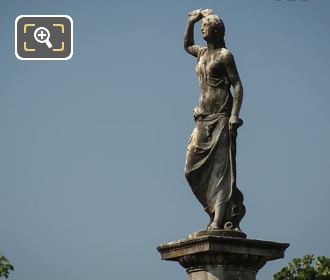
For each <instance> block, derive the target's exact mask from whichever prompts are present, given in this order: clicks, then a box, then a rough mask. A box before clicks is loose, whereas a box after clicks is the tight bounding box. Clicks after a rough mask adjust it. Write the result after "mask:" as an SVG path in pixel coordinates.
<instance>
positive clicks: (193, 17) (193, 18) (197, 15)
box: [188, 9, 203, 23]
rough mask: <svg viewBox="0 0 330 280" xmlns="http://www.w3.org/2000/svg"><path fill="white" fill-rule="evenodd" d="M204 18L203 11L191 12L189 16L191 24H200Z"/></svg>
mask: <svg viewBox="0 0 330 280" xmlns="http://www.w3.org/2000/svg"><path fill="white" fill-rule="evenodd" d="M202 18H203V14H202V9H198V10H194V11H191V12H190V13H189V14H188V19H189V21H190V22H193V23H195V22H198V21H200V20H201V19H202Z"/></svg>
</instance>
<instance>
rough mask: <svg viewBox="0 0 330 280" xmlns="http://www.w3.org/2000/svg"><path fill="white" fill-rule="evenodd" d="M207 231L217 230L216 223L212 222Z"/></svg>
mask: <svg viewBox="0 0 330 280" xmlns="http://www.w3.org/2000/svg"><path fill="white" fill-rule="evenodd" d="M207 229H208V230H214V229H219V227H218V223H217V222H212V223H211V224H210V225H209V226H208V227H207Z"/></svg>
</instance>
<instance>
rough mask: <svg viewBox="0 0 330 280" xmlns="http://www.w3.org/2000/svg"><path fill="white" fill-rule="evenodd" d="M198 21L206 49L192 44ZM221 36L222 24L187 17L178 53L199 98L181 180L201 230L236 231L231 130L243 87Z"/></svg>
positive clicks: (205, 14)
mask: <svg viewBox="0 0 330 280" xmlns="http://www.w3.org/2000/svg"><path fill="white" fill-rule="evenodd" d="M201 19H202V28H201V31H202V35H203V39H204V40H205V41H206V43H207V46H206V47H202V46H198V45H195V44H194V25H195V23H196V22H198V21H199V20H201ZM224 35H225V26H224V23H223V22H222V20H221V19H220V18H219V17H218V16H217V15H214V14H213V12H212V11H211V10H195V11H193V12H191V13H189V17H188V23H187V27H186V32H185V35H184V48H185V50H186V51H187V52H188V53H189V54H191V55H193V56H195V57H197V65H196V72H197V77H198V80H199V86H200V98H199V103H198V106H197V107H196V108H195V109H194V118H195V122H196V126H195V128H194V130H193V132H192V134H191V137H190V140H189V144H188V148H187V155H186V164H185V177H186V179H187V181H188V183H189V185H190V187H191V189H192V191H193V193H194V194H195V196H196V197H197V199H198V200H199V201H200V203H201V204H202V205H203V207H204V209H205V211H206V212H207V213H208V215H209V216H210V223H209V225H208V227H207V229H208V230H216V229H232V230H237V231H239V230H240V229H239V222H240V221H241V219H242V218H243V216H244V214H245V207H244V205H243V195H242V193H241V192H240V191H239V190H238V188H237V186H236V160H235V157H236V137H237V128H238V127H239V126H241V125H242V123H243V122H242V120H241V119H239V112H240V108H241V103H242V98H243V87H242V84H241V81H240V78H239V75H238V72H237V69H236V65H235V60H234V57H233V55H232V54H231V52H230V51H229V50H228V49H227V48H226V46H225V41H224ZM231 86H232V87H233V90H234V92H233V94H231V91H230V87H231Z"/></svg>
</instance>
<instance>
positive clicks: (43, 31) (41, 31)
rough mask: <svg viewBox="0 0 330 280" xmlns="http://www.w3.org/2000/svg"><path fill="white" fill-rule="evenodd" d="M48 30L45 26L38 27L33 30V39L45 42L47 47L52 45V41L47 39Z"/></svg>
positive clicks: (48, 35)
mask: <svg viewBox="0 0 330 280" xmlns="http://www.w3.org/2000/svg"><path fill="white" fill-rule="evenodd" d="M49 37H50V32H49V30H48V29H47V28H46V27H38V28H37V29H36V30H35V31H34V39H35V40H36V41H37V42H38V43H41V44H46V45H47V47H48V48H49V49H51V48H52V47H53V45H52V43H51V42H50V41H49Z"/></svg>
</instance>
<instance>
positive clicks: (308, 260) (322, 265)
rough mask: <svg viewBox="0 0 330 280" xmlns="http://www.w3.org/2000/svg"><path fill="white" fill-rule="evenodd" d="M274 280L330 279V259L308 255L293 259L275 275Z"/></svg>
mask: <svg viewBox="0 0 330 280" xmlns="http://www.w3.org/2000/svg"><path fill="white" fill-rule="evenodd" d="M274 280H330V259H329V258H326V257H317V258H316V260H315V257H314V256H313V255H306V256H304V257H303V258H302V259H299V258H295V259H293V260H292V261H291V262H290V263H289V264H288V265H287V266H286V267H283V268H282V269H281V271H279V272H277V273H276V274H275V275H274Z"/></svg>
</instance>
